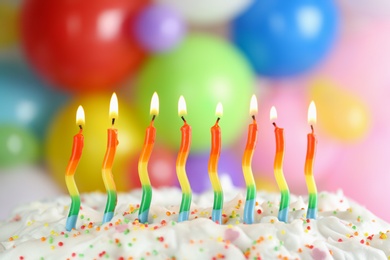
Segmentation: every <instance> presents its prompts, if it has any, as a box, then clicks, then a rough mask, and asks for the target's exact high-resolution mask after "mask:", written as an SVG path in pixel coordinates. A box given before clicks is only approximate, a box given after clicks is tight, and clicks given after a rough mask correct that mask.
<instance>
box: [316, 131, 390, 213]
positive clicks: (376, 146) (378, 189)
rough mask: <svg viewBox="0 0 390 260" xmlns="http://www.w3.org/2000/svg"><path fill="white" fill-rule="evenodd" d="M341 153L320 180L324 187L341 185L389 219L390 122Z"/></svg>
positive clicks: (329, 187)
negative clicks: (323, 179)
mask: <svg viewBox="0 0 390 260" xmlns="http://www.w3.org/2000/svg"><path fill="white" fill-rule="evenodd" d="M341 154H342V156H341V157H340V159H339V160H338V161H337V162H336V163H334V164H333V166H334V167H333V168H332V169H331V170H330V171H329V176H328V178H326V179H325V181H324V182H322V183H321V189H326V190H330V191H334V190H337V189H342V190H343V191H344V193H345V195H346V196H348V197H351V198H352V199H354V200H356V201H357V202H358V203H361V204H363V205H364V206H366V207H367V208H368V209H369V210H371V211H372V212H374V213H375V214H376V215H378V216H379V217H381V218H383V219H384V220H386V221H390V208H389V207H388V204H386V199H387V198H388V197H390V189H389V184H390V174H389V165H388V164H389V163H388V162H389V154H390V125H389V124H386V125H376V126H374V128H373V131H372V132H371V133H370V135H369V136H368V137H367V138H366V139H365V140H364V141H363V142H360V143H358V144H355V145H353V146H349V147H345V148H344V149H343V151H342V153H341ZM365 221H366V220H365ZM367 221H371V220H367Z"/></svg>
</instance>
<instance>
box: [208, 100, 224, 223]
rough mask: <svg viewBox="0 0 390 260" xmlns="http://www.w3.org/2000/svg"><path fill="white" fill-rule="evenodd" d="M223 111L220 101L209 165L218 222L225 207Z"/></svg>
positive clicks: (212, 128)
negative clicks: (220, 165)
mask: <svg viewBox="0 0 390 260" xmlns="http://www.w3.org/2000/svg"><path fill="white" fill-rule="evenodd" d="M222 113H223V107H222V104H221V103H218V105H217V108H216V111H215V115H216V116H217V121H216V122H215V125H214V126H213V127H211V152H210V159H209V165H208V171H209V177H210V181H211V185H212V187H213V190H214V205H213V212H212V215H211V218H212V220H213V221H214V222H216V223H221V222H222V208H223V191H222V186H221V183H220V181H219V178H218V160H219V156H220V154H221V128H220V127H219V125H218V122H219V120H220V118H221V116H222Z"/></svg>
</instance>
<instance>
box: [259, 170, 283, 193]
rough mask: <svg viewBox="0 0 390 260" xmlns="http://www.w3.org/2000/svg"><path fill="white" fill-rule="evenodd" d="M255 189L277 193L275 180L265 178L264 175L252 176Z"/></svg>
mask: <svg viewBox="0 0 390 260" xmlns="http://www.w3.org/2000/svg"><path fill="white" fill-rule="evenodd" d="M254 178H255V183H256V189H257V190H259V191H261V190H263V191H267V192H279V188H278V185H277V184H276V180H275V178H270V177H265V176H264V174H254Z"/></svg>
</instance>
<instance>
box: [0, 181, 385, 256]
mask: <svg viewBox="0 0 390 260" xmlns="http://www.w3.org/2000/svg"><path fill="white" fill-rule="evenodd" d="M243 194H245V193H244V191H243V190H238V189H231V190H229V191H226V192H225V195H224V196H225V204H224V207H223V212H222V213H223V214H222V223H221V224H217V223H215V222H213V221H212V220H211V214H212V208H211V207H212V202H213V193H212V192H206V193H204V194H200V195H194V198H193V201H192V205H191V211H190V217H189V220H188V221H184V222H177V219H178V212H179V205H180V199H181V191H180V190H178V189H176V188H167V189H159V190H154V191H153V199H152V204H151V208H150V212H149V218H148V224H142V223H140V222H139V221H138V209H139V203H140V200H141V195H142V192H141V191H140V190H135V191H132V192H130V193H120V194H118V205H117V207H116V210H115V214H114V216H113V219H112V220H111V221H110V222H107V223H105V224H102V218H103V212H104V206H105V202H106V198H107V196H106V194H104V193H88V194H82V195H81V199H82V203H81V209H80V214H79V216H78V220H77V225H76V229H73V230H72V231H70V232H67V231H66V230H65V224H66V218H67V215H68V212H69V205H70V198H69V197H68V196H63V197H58V198H54V199H51V200H47V201H36V202H33V203H30V204H27V205H23V206H20V207H19V208H17V209H15V210H14V211H13V213H12V215H11V217H10V218H9V219H7V220H6V221H2V222H0V258H1V259H25V260H28V259H45V260H47V259H235V260H236V259H333V258H335V259H390V224H388V223H386V222H385V221H383V220H381V219H379V218H377V217H376V216H375V215H374V214H372V213H371V212H370V211H368V210H367V209H365V208H364V207H362V206H360V205H358V204H357V203H355V202H353V201H351V200H349V199H348V198H346V197H345V196H344V195H343V194H342V192H338V193H327V192H322V193H319V194H318V217H317V219H307V218H306V212H307V198H306V197H301V196H291V200H290V205H289V214H288V221H287V223H284V222H281V221H279V220H278V218H277V214H278V208H279V200H280V194H278V193H266V192H258V194H257V197H256V205H255V219H254V220H255V221H254V223H253V224H244V223H243V217H242V216H243V210H244V204H245V197H244V195H243Z"/></svg>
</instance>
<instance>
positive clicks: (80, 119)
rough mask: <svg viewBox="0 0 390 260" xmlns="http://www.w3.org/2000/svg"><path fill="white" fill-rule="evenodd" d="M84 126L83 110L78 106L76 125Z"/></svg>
mask: <svg viewBox="0 0 390 260" xmlns="http://www.w3.org/2000/svg"><path fill="white" fill-rule="evenodd" d="M84 124H85V114H84V108H83V107H82V106H81V105H80V106H79V107H78V108H77V112H76V125H78V126H83V125H84Z"/></svg>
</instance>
